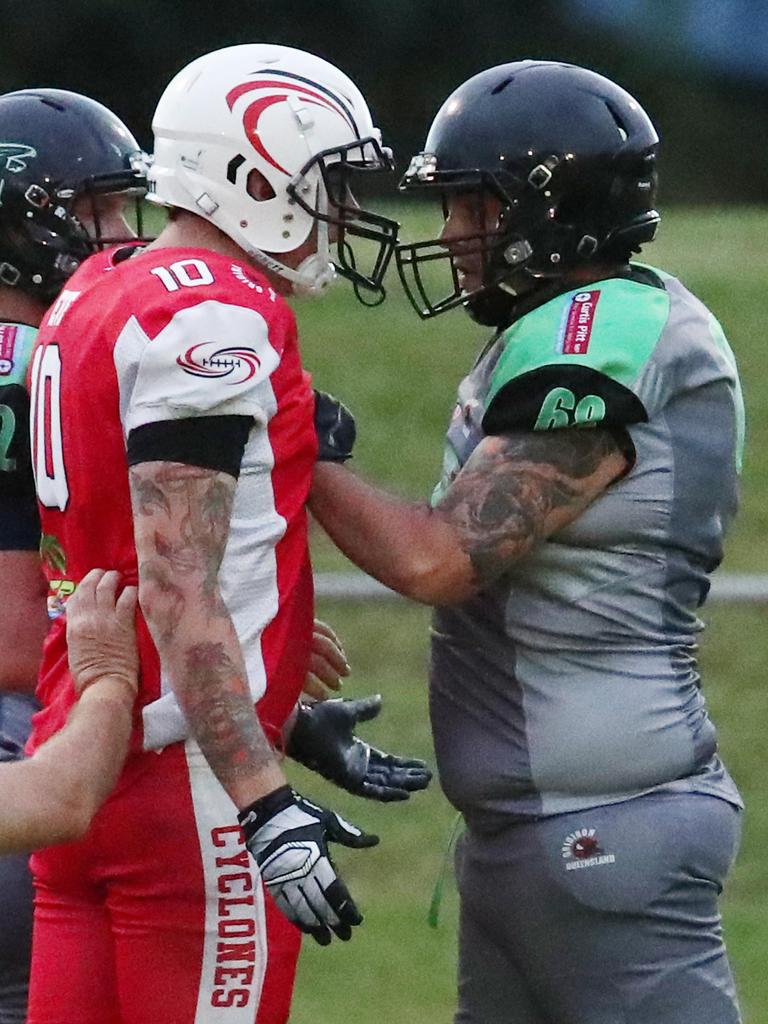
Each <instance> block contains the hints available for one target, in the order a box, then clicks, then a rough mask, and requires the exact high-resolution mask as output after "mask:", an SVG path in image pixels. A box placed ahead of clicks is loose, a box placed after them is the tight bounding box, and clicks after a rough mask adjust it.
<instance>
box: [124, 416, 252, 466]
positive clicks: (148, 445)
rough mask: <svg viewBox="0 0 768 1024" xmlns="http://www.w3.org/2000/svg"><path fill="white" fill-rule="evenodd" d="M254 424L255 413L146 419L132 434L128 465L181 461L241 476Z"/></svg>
mask: <svg viewBox="0 0 768 1024" xmlns="http://www.w3.org/2000/svg"><path fill="white" fill-rule="evenodd" d="M252 425H253V417H251V416H196V417H194V418H191V419H183V420H161V421H159V422H157V423H146V424H144V426H142V427H136V428H135V429H134V430H132V431H131V432H130V434H129V435H128V446H127V455H128V465H129V466H137V465H139V464H140V463H142V462H181V463H184V464H185V465H187V466H201V467H202V468H203V469H215V470H217V471H218V472H220V473H229V475H230V476H233V477H234V478H235V479H237V478H238V476H239V475H240V463H241V462H242V459H243V452H244V451H245V445H246V443H247V441H248V434H249V433H250V430H251V426H252Z"/></svg>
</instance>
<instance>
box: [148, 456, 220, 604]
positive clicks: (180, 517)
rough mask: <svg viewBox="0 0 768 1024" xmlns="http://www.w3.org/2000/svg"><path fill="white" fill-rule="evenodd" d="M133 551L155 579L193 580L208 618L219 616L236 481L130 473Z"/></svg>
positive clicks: (191, 470) (185, 470)
mask: <svg viewBox="0 0 768 1024" xmlns="http://www.w3.org/2000/svg"><path fill="white" fill-rule="evenodd" d="M130 483H131V495H132V501H133V507H134V529H135V532H136V537H137V546H138V545H139V544H140V546H141V547H142V548H143V550H144V551H145V552H146V554H147V555H148V556H149V558H148V561H149V563H150V564H151V566H152V571H153V573H154V574H155V576H156V577H157V578H161V577H163V576H166V577H167V578H168V579H169V580H172V579H175V578H178V577H179V576H184V577H189V578H195V577H197V580H198V584H199V593H200V596H201V598H202V600H203V602H204V604H205V606H206V608H207V610H208V612H209V614H211V615H214V616H219V615H221V614H222V605H221V600H220V598H219V594H218V573H219V568H220V566H221V560H222V558H223V556H224V549H225V547H226V542H227V536H228V533H229V520H230V517H231V514H232V501H233V497H234V490H235V480H234V479H233V478H232V477H231V476H229V475H228V474H225V473H218V472H215V471H214V470H208V469H202V468H200V467H196V466H186V465H183V464H181V463H163V462H157V463H142V464H140V465H138V466H133V467H131V470H130Z"/></svg>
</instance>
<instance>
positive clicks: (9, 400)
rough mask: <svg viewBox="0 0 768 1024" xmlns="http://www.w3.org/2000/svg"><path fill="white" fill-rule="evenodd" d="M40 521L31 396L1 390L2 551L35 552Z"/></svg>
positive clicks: (9, 387)
mask: <svg viewBox="0 0 768 1024" xmlns="http://www.w3.org/2000/svg"><path fill="white" fill-rule="evenodd" d="M39 544H40V518H39V515H38V511H37V498H36V497H35V480H34V477H33V475H32V459H31V456H30V450H29V396H28V395H27V392H26V391H25V389H24V388H23V387H21V385H20V384H6V385H4V386H3V387H0V551H35V550H36V549H37V547H38V546H39Z"/></svg>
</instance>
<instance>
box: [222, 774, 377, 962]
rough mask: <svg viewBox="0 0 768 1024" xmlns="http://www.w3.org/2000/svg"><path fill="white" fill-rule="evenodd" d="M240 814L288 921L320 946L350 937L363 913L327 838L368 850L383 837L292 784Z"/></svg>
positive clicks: (251, 846) (265, 878) (268, 884)
mask: <svg viewBox="0 0 768 1024" xmlns="http://www.w3.org/2000/svg"><path fill="white" fill-rule="evenodd" d="M238 818H239V821H240V824H241V826H242V828H243V832H244V833H245V842H246V846H247V847H248V849H249V850H250V851H251V853H252V854H253V857H254V859H255V860H256V863H257V864H258V865H259V869H260V871H261V877H262V879H263V881H264V884H265V885H266V887H267V888H268V889H269V891H270V893H271V894H272V897H273V898H274V900H275V903H276V904H277V906H278V907H279V909H280V910H281V911H282V912H283V913H284V914H285V916H286V917H287V918H288V920H289V921H293V923H294V924H295V925H297V926H298V927H299V928H300V929H301V930H302V931H303V932H306V933H307V934H308V935H311V936H312V937H313V938H314V939H315V940H316V941H317V942H319V943H320V945H321V946H327V945H328V943H329V942H330V941H331V932H333V933H334V934H335V935H337V936H338V937H339V938H340V939H342V940H343V941H345V942H346V941H347V940H348V939H350V938H351V937H352V928H353V926H354V925H358V924H362V920H363V917H362V914H361V913H360V911H359V910H358V909H357V907H356V906H355V903H354V900H353V899H352V897H351V896H350V895H349V891H348V889H347V887H346V885H345V884H344V882H342V880H341V879H340V878H339V876H338V875H337V874H336V869H335V867H334V866H333V861H332V860H331V857H330V854H329V852H328V843H329V842H334V843H341V845H342V846H349V847H351V848H352V849H363V848H365V847H368V846H376V844H377V843H378V841H379V837H378V836H374V835H367V834H366V833H365V832H361V831H360V829H359V828H356V827H355V826H354V825H352V824H350V822H348V821H345V820H344V818H342V817H341V816H340V815H338V814H336V813H335V812H334V811H329V810H326V808H324V807H318V806H317V805H316V804H313V803H310V801H309V800H305V799H304V797H303V796H300V795H299V794H298V793H295V792H294V791H293V790H292V789H291V787H290V786H281V787H280V788H279V789H276V790H274V791H273V792H272V793H268V794H267V795H266V796H265V797H262V798H261V799H260V800H256V801H255V802H254V803H252V804H251V805H250V806H249V807H246V808H245V809H244V810H242V811H241V812H240V814H239V815H238Z"/></svg>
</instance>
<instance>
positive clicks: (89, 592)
mask: <svg viewBox="0 0 768 1024" xmlns="http://www.w3.org/2000/svg"><path fill="white" fill-rule="evenodd" d="M105 572H106V570H105V569H91V571H90V572H87V573H86V574H85V576H83V578H82V579H81V580H80V582H79V583H78V585H77V588H76V589H75V592H74V594H73V595H72V597H70V599H69V601H68V602H67V604H71V605H72V607H73V608H86V607H90V606H92V605H93V604H94V603H95V600H96V586H97V584H98V583H99V581H100V580H101V578H102V576H104V574H105Z"/></svg>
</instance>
